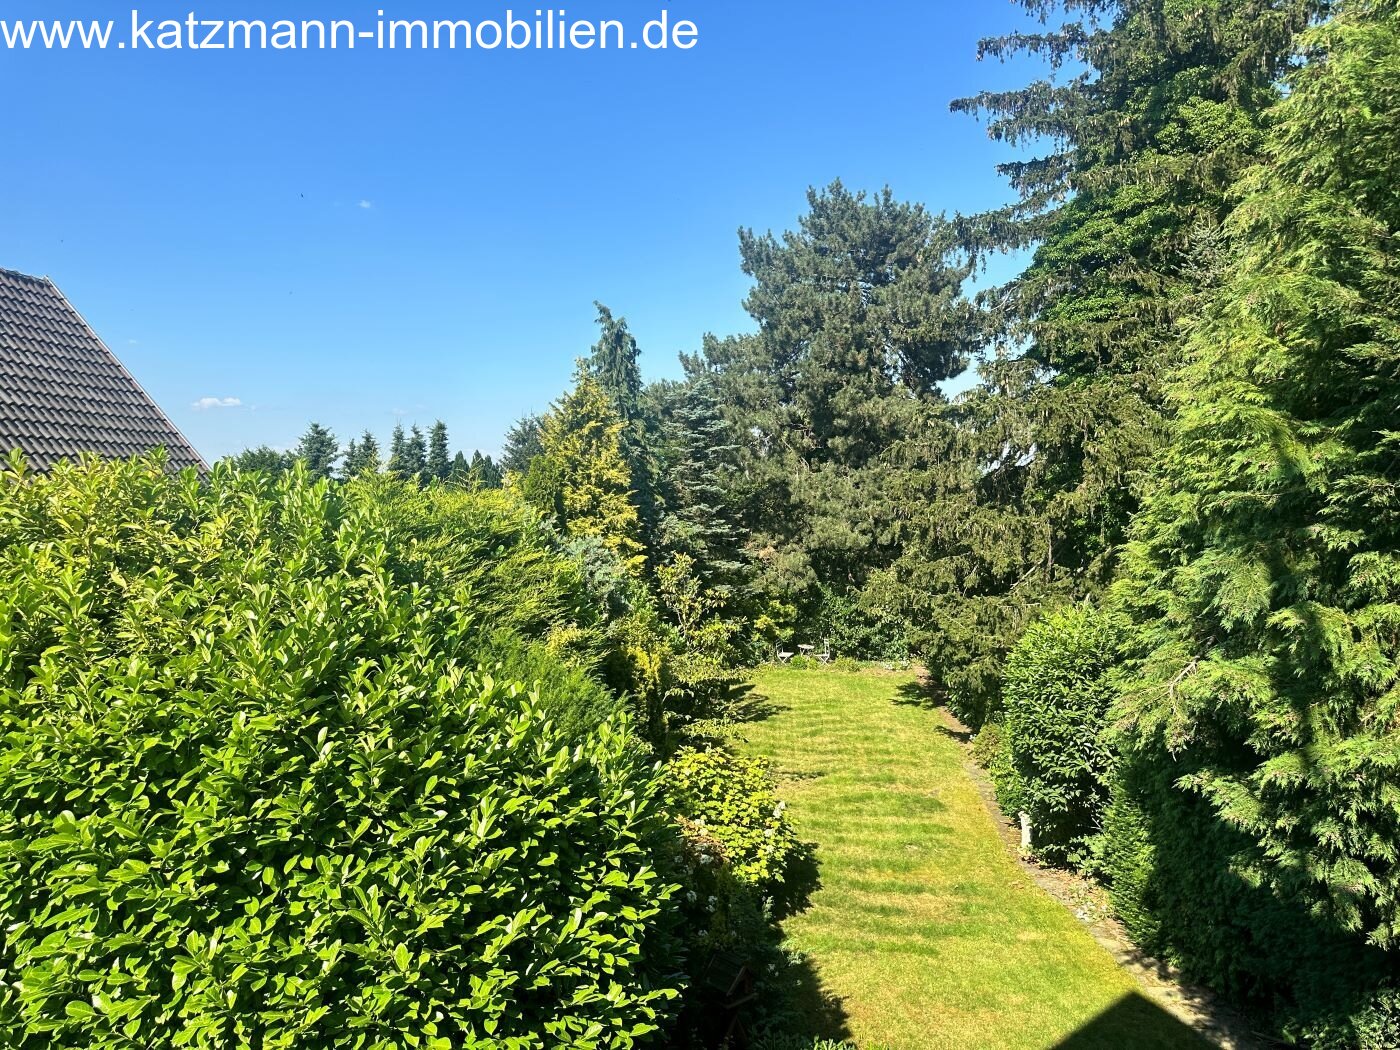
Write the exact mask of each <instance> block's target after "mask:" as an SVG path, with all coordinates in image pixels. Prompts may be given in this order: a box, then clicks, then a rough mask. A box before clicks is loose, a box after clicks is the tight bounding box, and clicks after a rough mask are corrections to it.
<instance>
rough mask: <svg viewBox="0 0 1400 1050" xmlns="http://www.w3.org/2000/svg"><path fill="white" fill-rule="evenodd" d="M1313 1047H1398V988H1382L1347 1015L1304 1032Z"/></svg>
mask: <svg viewBox="0 0 1400 1050" xmlns="http://www.w3.org/2000/svg"><path fill="white" fill-rule="evenodd" d="M1306 1038H1307V1040H1308V1045H1309V1046H1310V1047H1311V1048H1312V1050H1395V1047H1397V1046H1400V988H1385V989H1382V990H1381V991H1379V992H1377V993H1376V994H1375V995H1374V996H1372V997H1371V999H1370V1001H1369V1002H1367V1003H1366V1004H1365V1005H1363V1006H1362V1007H1360V1008H1359V1009H1357V1010H1356V1011H1355V1012H1354V1013H1353V1014H1352V1015H1351V1016H1350V1017H1347V1018H1345V1019H1343V1020H1341V1021H1337V1020H1332V1021H1329V1022H1326V1023H1324V1024H1322V1025H1319V1026H1318V1027H1316V1028H1314V1029H1312V1030H1310V1031H1308V1032H1307V1033H1306Z"/></svg>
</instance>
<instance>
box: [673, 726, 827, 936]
mask: <svg viewBox="0 0 1400 1050" xmlns="http://www.w3.org/2000/svg"><path fill="white" fill-rule="evenodd" d="M665 779H666V792H667V797H668V799H669V800H670V802H671V805H672V806H673V807H674V810H675V812H676V813H677V814H679V819H680V822H681V828H682V830H683V832H684V833H685V835H686V839H687V841H688V843H689V844H690V847H691V851H692V853H693V855H694V857H695V859H696V867H697V868H698V869H709V870H710V871H714V872H723V873H724V874H726V875H727V876H729V877H732V879H733V881H734V882H735V883H736V884H737V885H738V886H741V887H745V888H746V889H748V890H752V891H754V892H756V893H757V894H758V897H759V899H760V900H761V902H762V903H763V905H764V906H765V908H767V909H770V910H771V911H773V912H774V913H775V914H777V915H778V916H781V915H783V914H786V913H787V912H788V911H789V910H790V909H791V908H792V907H793V906H795V905H796V904H797V903H798V902H799V901H801V900H802V898H803V897H804V896H805V893H806V892H807V891H808V890H809V889H810V886H809V885H807V884H806V883H805V882H804V881H803V880H804V878H805V876H806V875H807V873H808V865H809V864H810V858H811V847H810V846H809V845H808V844H807V843H804V842H802V841H801V840H800V839H799V838H798V837H797V832H796V830H795V829H794V828H793V826H792V821H791V819H790V818H789V817H788V816H787V812H786V810H787V805H786V803H784V802H780V801H778V798H777V795H776V794H775V785H774V783H773V777H772V774H771V773H770V772H769V770H768V767H767V766H766V765H765V764H764V763H763V762H761V761H759V760H757V759H752V758H745V757H742V756H735V755H731V754H729V753H728V752H727V751H723V750H721V749H718V748H714V749H711V750H707V751H700V750H695V749H693V748H682V749H681V750H680V751H678V752H676V754H675V755H674V756H673V757H672V759H671V760H670V761H669V762H668V763H667V764H666V777H665ZM686 881H687V885H691V880H686ZM702 881H703V880H702Z"/></svg>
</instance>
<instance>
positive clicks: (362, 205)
mask: <svg viewBox="0 0 1400 1050" xmlns="http://www.w3.org/2000/svg"><path fill="white" fill-rule="evenodd" d="M357 207H360V208H364V209H365V210H366V211H368V210H369V209H370V208H373V207H374V201H360V203H359V204H358V205H357Z"/></svg>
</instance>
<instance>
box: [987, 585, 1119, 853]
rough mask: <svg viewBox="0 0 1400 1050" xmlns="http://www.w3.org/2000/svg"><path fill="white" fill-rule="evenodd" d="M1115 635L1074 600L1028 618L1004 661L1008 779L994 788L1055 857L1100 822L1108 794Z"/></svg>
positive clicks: (1042, 849)
mask: <svg viewBox="0 0 1400 1050" xmlns="http://www.w3.org/2000/svg"><path fill="white" fill-rule="evenodd" d="M1117 638H1118V632H1117V629H1116V628H1115V626H1114V624H1113V622H1112V620H1111V619H1110V618H1109V617H1108V616H1106V615H1105V614H1103V613H1101V612H1097V611H1095V610H1094V609H1092V608H1089V607H1087V606H1077V607H1074V608H1071V609H1066V610H1063V611H1061V612H1058V613H1054V614H1052V615H1050V616H1048V617H1046V618H1045V619H1043V620H1041V621H1039V622H1038V623H1036V624H1034V625H1033V626H1032V627H1031V628H1030V629H1029V630H1028V631H1027V632H1026V633H1025V634H1024V635H1023V636H1022V638H1021V640H1020V642H1019V643H1017V645H1016V648H1015V649H1014V650H1012V653H1011V657H1010V659H1009V660H1008V661H1007V665H1006V675H1005V683H1004V686H1003V690H1002V706H1003V710H1004V716H1003V717H1004V721H1003V732H1004V734H1005V739H1006V747H1007V749H1008V752H1009V759H1010V767H1011V771H1012V772H1013V773H1014V784H1013V783H1008V782H1006V781H1007V778H1006V777H1005V770H1003V771H1002V773H1003V784H1002V787H1001V788H999V791H1001V792H1005V793H1006V794H1008V795H1014V796H1015V800H1016V801H1015V804H1016V806H1017V808H1018V809H1021V810H1024V811H1025V812H1026V813H1027V814H1029V816H1030V819H1031V824H1032V827H1033V828H1034V834H1035V848H1036V850H1037V852H1039V853H1041V854H1043V855H1045V856H1047V857H1049V858H1051V859H1054V860H1061V861H1063V860H1065V859H1066V858H1067V856H1068V855H1069V853H1070V851H1071V850H1073V849H1074V848H1075V847H1076V845H1077V844H1081V843H1082V842H1083V840H1084V839H1085V838H1086V837H1087V836H1088V835H1090V834H1092V833H1093V832H1094V831H1095V830H1096V829H1097V828H1098V825H1099V823H1100V817H1101V814H1102V810H1103V806H1104V802H1105V800H1106V798H1107V795H1108V774H1109V766H1110V760H1111V755H1110V751H1109V748H1108V745H1107V743H1106V741H1105V740H1104V722H1105V717H1106V715H1107V713H1108V707H1109V704H1110V702H1111V701H1112V698H1113V686H1112V683H1111V682H1110V679H1109V671H1110V669H1111V668H1112V667H1113V664H1114V661H1115V659H1116V656H1117ZM996 772H997V766H996V765H994V766H993V773H994V775H995V773H996Z"/></svg>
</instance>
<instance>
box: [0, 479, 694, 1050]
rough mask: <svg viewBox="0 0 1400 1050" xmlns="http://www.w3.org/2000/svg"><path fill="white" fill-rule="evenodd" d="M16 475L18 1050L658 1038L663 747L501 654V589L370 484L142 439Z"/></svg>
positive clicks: (3, 514) (11, 963)
mask: <svg viewBox="0 0 1400 1050" xmlns="http://www.w3.org/2000/svg"><path fill="white" fill-rule="evenodd" d="M0 489H2V490H3V491H2V493H0V495H2V497H3V498H0V579H3V583H4V585H3V587H0V727H2V728H0V739H3V741H4V743H3V749H0V869H3V878H0V927H3V929H4V934H3V938H0V1030H3V1031H4V1032H6V1033H7V1045H12V1046H35V1047H38V1046H44V1047H48V1046H82V1047H106V1046H111V1047H117V1046H122V1047H126V1046H130V1045H131V1044H132V1042H133V1041H137V1042H142V1043H147V1044H153V1045H157V1044H164V1045H190V1046H206V1047H222V1046H229V1045H259V1046H293V1045H298V1046H301V1045H307V1044H308V1043H314V1044H315V1045H318V1046H346V1047H350V1046H355V1047H390V1046H401V1045H432V1046H443V1047H447V1046H504V1045H509V1046H518V1047H528V1046H539V1047H545V1046H558V1045H565V1044H566V1045H572V1046H589V1045H598V1046H602V1045H607V1046H626V1045H632V1043H633V1042H634V1041H636V1040H640V1039H642V1038H643V1037H645V1036H647V1035H648V1034H649V1033H653V1032H655V1031H656V1030H657V1028H658V1025H659V1024H660V1022H661V1021H662V1020H663V1013H664V1011H665V1010H666V1003H667V1000H668V999H669V998H670V997H672V996H674V994H675V990H674V989H675V983H674V981H675V978H674V977H672V976H668V973H669V971H670V970H671V969H672V968H673V967H674V965H675V963H674V958H673V948H672V947H671V941H670V940H669V938H668V934H667V916H668V914H669V905H668V901H669V900H670V898H671V895H672V892H673V889H672V887H670V886H669V885H668V884H667V883H666V882H665V880H664V879H663V878H662V877H661V876H660V875H659V874H658V871H657V863H658V857H662V858H664V857H665V855H666V849H667V848H668V847H667V843H669V841H670V839H669V835H668V833H667V830H666V822H665V820H664V819H663V818H662V816H661V809H660V800H659V798H658V792H659V789H660V782H659V781H658V779H657V776H656V774H655V772H654V771H653V769H652V767H651V765H650V764H649V762H648V761H647V760H646V758H645V756H644V754H642V753H641V749H640V748H639V744H638V742H637V741H636V740H635V738H634V737H633V734H632V731H631V730H630V729H629V728H628V726H627V723H626V722H625V721H624V720H621V719H620V718H618V717H609V718H608V719H606V720H604V721H602V722H601V723H599V724H597V725H595V726H593V727H592V729H591V732H589V733H588V734H587V737H586V738H585V739H579V740H571V739H570V738H568V737H567V736H565V735H564V734H563V733H562V732H561V731H560V730H559V729H557V728H555V726H554V725H553V724H552V723H551V722H550V721H549V720H548V719H547V718H546V717H545V715H544V713H543V706H542V702H541V701H540V700H539V699H537V698H536V697H534V696H531V695H530V692H529V691H528V690H527V688H526V687H525V686H523V685H521V684H518V683H514V682H508V681H505V680H501V679H496V678H493V677H492V676H491V675H490V674H489V673H487V672H485V671H482V670H479V669H478V661H479V658H480V657H481V655H482V639H483V636H484V633H485V632H484V626H485V625H484V624H483V622H482V620H481V619H480V616H479V613H478V611H477V609H476V608H475V607H474V604H473V601H472V597H471V596H472V593H473V592H472V589H471V588H470V587H467V586H457V585H454V584H453V583H452V581H451V580H450V579H449V578H447V577H444V576H439V577H438V578H436V579H435V578H433V577H432V576H430V575H429V574H428V573H426V572H424V571H422V565H421V563H420V562H418V561H417V560H416V559H415V557H414V556H413V554H414V552H413V551H412V550H411V549H410V551H409V555H408V556H407V557H402V556H400V553H399V551H398V550H397V549H396V548H397V544H396V543H395V542H394V539H395V535H394V524H393V519H392V518H391V517H390V516H389V515H388V514H386V504H385V502H384V501H383V500H382V499H380V498H379V496H380V494H379V493H378V492H377V491H376V490H375V489H374V488H373V487H346V488H335V487H331V486H330V485H329V484H328V483H327V482H325V481H322V482H319V483H312V482H311V480H310V479H309V478H308V476H307V475H306V474H305V473H303V472H294V473H292V474H288V475H284V476H283V477H282V478H281V479H280V480H278V481H276V482H272V481H270V480H268V479H267V477H266V476H263V475H256V474H253V475H239V474H233V473H229V472H225V471H219V472H216V473H215V474H214V476H213V477H212V478H211V479H210V480H209V481H208V482H207V483H205V482H201V481H200V480H199V479H198V478H196V477H194V476H193V475H191V474H185V475H181V476H176V477H172V476H170V475H168V474H167V473H165V472H164V471H163V470H162V465H161V464H160V463H159V462H154V461H153V462H141V461H137V462H133V463H125V464H114V465H99V464H96V463H93V462H88V463H85V464H83V465H80V466H77V467H60V468H59V469H58V470H57V471H56V472H55V473H54V474H53V476H51V477H47V478H43V477H34V476H32V475H26V474H24V473H23V471H22V468H21V467H18V466H15V467H12V468H11V469H10V470H9V471H8V472H7V473H5V474H4V475H3V477H0ZM508 527H509V526H507V528H508ZM463 531H470V529H469V527H464V530H463ZM448 575H449V576H450V574H448ZM479 590H480V589H478V593H479ZM570 684H571V683H570V680H569V679H568V678H567V676H566V677H565V678H564V679H563V680H562V681H561V680H555V679H553V678H552V677H542V678H541V679H539V680H538V682H537V683H536V685H534V686H533V687H532V688H533V689H535V690H537V692H538V694H539V696H540V697H547V696H548V695H549V694H550V693H551V692H553V691H555V690H558V689H560V688H568V687H569V686H570ZM544 706H547V705H544Z"/></svg>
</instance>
